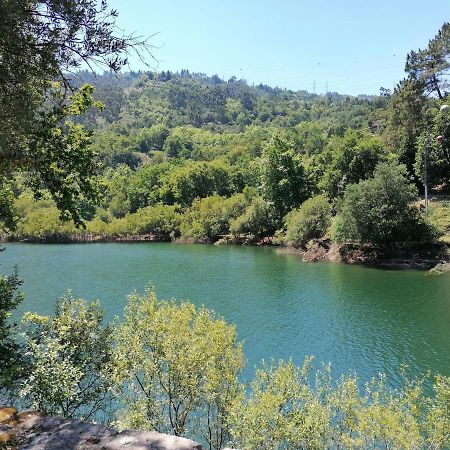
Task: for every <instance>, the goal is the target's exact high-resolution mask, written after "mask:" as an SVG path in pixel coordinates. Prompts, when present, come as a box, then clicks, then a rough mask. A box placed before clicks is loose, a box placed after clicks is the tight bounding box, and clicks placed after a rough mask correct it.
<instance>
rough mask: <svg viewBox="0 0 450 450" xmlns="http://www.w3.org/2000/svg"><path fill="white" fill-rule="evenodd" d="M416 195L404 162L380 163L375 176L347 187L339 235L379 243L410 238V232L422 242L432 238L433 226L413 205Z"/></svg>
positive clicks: (381, 244) (340, 238)
mask: <svg viewBox="0 0 450 450" xmlns="http://www.w3.org/2000/svg"><path fill="white" fill-rule="evenodd" d="M416 197H417V191H416V188H415V187H414V186H413V185H412V184H410V183H409V181H408V179H407V177H406V167H405V166H402V165H400V166H398V165H396V164H394V163H390V164H389V163H381V164H379V165H378V166H377V168H376V170H375V172H374V176H373V178H370V179H368V180H364V181H360V182H359V183H358V184H354V185H350V186H349V187H348V188H347V191H346V193H345V197H344V203H343V206H342V215H341V218H340V221H339V223H338V225H337V231H336V233H337V236H336V239H337V240H338V241H341V242H342V241H346V240H352V241H357V242H360V243H367V242H370V243H372V244H375V245H380V246H388V245H389V244H395V243H399V242H407V241H410V240H411V236H414V239H415V240H416V241H419V242H421V241H427V240H432V239H433V233H432V230H431V228H430V227H429V225H428V224H426V223H425V222H424V221H423V220H422V219H421V218H420V217H419V212H418V210H417V208H416V207H414V206H413V205H412V202H414V201H415V199H416Z"/></svg>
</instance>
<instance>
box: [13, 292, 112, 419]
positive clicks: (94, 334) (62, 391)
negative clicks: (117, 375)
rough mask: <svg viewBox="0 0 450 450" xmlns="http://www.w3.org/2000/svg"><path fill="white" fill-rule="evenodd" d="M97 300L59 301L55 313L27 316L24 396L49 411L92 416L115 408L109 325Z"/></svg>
mask: <svg viewBox="0 0 450 450" xmlns="http://www.w3.org/2000/svg"><path fill="white" fill-rule="evenodd" d="M102 320H103V313H102V311H101V309H100V306H99V304H98V303H97V302H92V303H87V302H86V301H84V300H75V299H74V298H73V297H71V296H70V294H69V295H68V296H66V297H64V298H62V299H60V300H59V301H58V303H57V305H56V310H55V316H54V317H46V316H38V315H36V314H33V313H27V314H25V316H24V318H23V326H24V340H25V349H26V353H25V357H26V360H25V367H26V371H25V375H24V378H23V381H22V389H21V391H20V395H21V397H22V398H23V401H24V403H25V404H26V405H28V406H29V407H32V408H36V409H38V410H40V411H43V412H46V413H48V414H60V415H62V416H64V417H80V418H83V419H89V418H91V419H93V418H95V417H96V414H97V413H98V412H99V411H102V412H106V411H108V409H109V408H110V406H111V395H110V390H109V388H110V383H111V378H110V377H111V375H110V373H111V357H112V345H111V344H112V341H111V329H110V328H109V327H103V325H102Z"/></svg>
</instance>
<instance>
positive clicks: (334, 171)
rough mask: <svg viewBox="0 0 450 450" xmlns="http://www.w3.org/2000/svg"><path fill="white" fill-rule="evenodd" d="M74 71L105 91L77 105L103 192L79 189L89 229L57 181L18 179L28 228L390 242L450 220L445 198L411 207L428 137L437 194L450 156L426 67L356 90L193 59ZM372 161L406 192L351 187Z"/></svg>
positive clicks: (59, 232) (44, 232) (42, 234)
mask: <svg viewBox="0 0 450 450" xmlns="http://www.w3.org/2000/svg"><path fill="white" fill-rule="evenodd" d="M72 83H73V84H74V85H75V86H82V85H83V84H85V83H89V84H91V85H93V86H94V87H95V92H94V99H95V100H98V101H100V102H101V104H102V105H97V107H92V108H90V109H89V110H88V111H87V113H86V114H84V115H82V116H78V117H76V118H75V121H76V122H78V123H80V124H82V125H84V126H85V127H86V128H87V129H89V130H91V134H92V137H91V138H92V142H93V148H94V150H95V153H96V155H97V156H96V158H97V162H98V169H97V171H98V175H99V178H100V190H101V194H102V195H101V196H100V198H101V200H100V202H99V203H98V204H97V205H94V204H93V202H92V201H87V200H86V201H83V199H81V200H80V201H79V202H78V204H77V205H76V208H78V211H79V214H80V215H81V216H82V217H84V219H85V220H86V222H85V225H86V229H84V228H78V229H77V228H76V227H75V225H74V224H73V223H72V222H61V221H60V220H59V213H58V211H57V209H56V207H55V206H54V204H53V201H52V200H51V199H50V198H46V196H45V194H44V197H43V198H42V199H41V200H39V202H38V203H35V202H34V200H32V195H31V194H29V193H28V191H27V189H26V188H25V187H24V186H25V185H26V180H22V179H20V180H18V181H17V183H16V186H15V193H16V197H17V201H16V207H17V211H18V217H20V219H19V221H18V226H17V228H16V230H15V232H14V233H15V236H16V237H18V238H27V237H28V238H30V237H33V238H36V237H37V238H44V239H55V238H56V239H61V238H63V237H64V236H68V235H70V234H77V233H78V234H80V233H81V234H84V233H89V234H94V235H108V236H124V235H143V234H152V235H154V236H156V238H157V239H164V240H169V239H175V238H179V237H180V236H181V237H182V238H184V239H187V240H189V241H200V242H215V241H217V240H218V239H220V238H221V237H224V236H226V237H227V239H228V240H229V241H234V242H236V241H238V242H260V241H262V240H263V239H267V238H271V237H272V236H274V235H276V236H277V238H276V239H275V241H276V242H285V243H290V244H292V245H294V246H296V247H299V246H304V245H306V243H307V242H308V240H310V239H312V238H318V237H322V236H324V235H327V236H331V237H333V239H336V240H341V241H352V242H359V243H367V242H369V243H373V244H379V245H385V244H386V243H388V242H403V241H405V240H409V239H410V236H411V233H413V235H414V236H415V240H417V241H426V242H428V241H430V240H433V239H435V237H436V236H437V234H438V232H440V233H446V232H447V231H448V223H446V217H447V206H446V204H444V205H442V204H441V205H440V206H439V211H438V212H437V213H436V214H435V215H436V216H437V217H440V218H441V219H442V217H443V220H440V222H439V225H440V229H439V230H436V229H434V228H432V227H431V228H430V226H429V224H428V223H427V222H426V221H425V220H424V217H423V214H420V212H419V210H418V208H415V207H412V206H411V203H413V202H414V201H415V200H416V199H417V195H418V193H419V192H420V193H423V180H424V166H423V154H424V146H425V142H426V143H427V144H426V145H427V146H428V148H427V155H428V161H427V172H428V173H427V175H428V182H429V184H430V186H431V187H434V188H436V189H437V191H439V193H442V192H445V190H446V189H447V182H448V178H449V176H448V174H449V168H450V158H449V153H448V148H449V146H448V142H447V141H446V139H445V136H446V134H448V133H449V132H450V128H449V127H448V123H449V121H448V118H447V116H446V114H445V113H443V112H441V110H440V107H441V105H442V104H443V103H444V102H445V99H442V100H441V99H439V98H434V97H433V96H432V95H431V96H430V95H429V92H427V89H428V88H427V86H428V85H427V84H426V82H425V81H424V80H421V79H420V78H418V77H416V78H414V76H409V77H408V78H406V79H405V80H403V81H402V82H400V83H399V84H398V86H397V88H396V89H395V91H394V92H392V93H391V92H390V91H389V90H387V89H381V91H380V96H358V97H352V96H347V95H340V94H337V93H327V94H325V95H316V94H311V93H308V92H306V91H299V92H293V91H289V90H286V89H280V88H272V87H269V86H265V85H258V86H251V85H249V84H247V83H246V82H245V80H238V79H236V78H235V77H232V78H230V79H229V80H228V81H225V80H222V79H220V78H219V77H218V76H217V75H213V76H207V75H205V74H197V73H190V72H189V71H188V70H183V71H181V73H172V72H131V73H125V74H122V75H116V74H114V73H104V74H103V75H95V74H93V73H91V72H88V71H82V72H78V73H77V74H76V76H75V77H74V78H73V80H72ZM444 92H445V91H444ZM438 135H439V139H437V137H438ZM377 167H378V168H379V170H378V171H377V172H375V170H376V168H377ZM374 173H375V175H377V174H378V178H379V181H378V183H379V184H380V183H381V184H380V186H384V184H383V181H382V178H383V177H384V179H389V180H396V183H397V184H396V186H404V192H400V191H401V189H400V190H398V189H394V188H395V186H392V189H391V188H389V189H387V191H386V192H385V193H384V194H381V191H380V189H379V187H374V190H373V196H372V197H373V198H372V197H371V198H368V197H367V195H368V194H367V195H366V194H364V193H361V192H360V193H358V192H356V191H358V189H359V190H360V191H361V190H364V191H368V190H370V189H369V188H368V185H363V184H361V186H360V187H352V189H350V190H348V189H347V187H348V186H350V185H354V186H359V185H358V183H360V182H362V181H364V180H369V179H371V180H373V178H372V177H373V176H374ZM383 174H384V175H383ZM369 183H370V182H369ZM374 183H375V185H376V183H377V182H376V181H375V182H374ZM437 191H436V192H437ZM346 193H347V194H348V195H346ZM380 195H381V197H380ZM383 195H384V197H383ZM358 196H359V197H358ZM377 196H378V197H380V198H378V197H377ZM386 196H387V197H388V198H387V197H386ZM308 199H311V200H310V201H309V203H307V204H306V205H305V207H304V208H306V211H303V212H299V211H298V208H299V207H301V205H302V204H303V203H304V202H305V200H308ZM357 199H359V200H358V201H359V202H362V203H366V205H367V202H369V203H370V204H372V205H373V208H369V209H370V211H371V213H370V214H369V215H368V217H356V216H358V213H359V211H358V210H356V211H355V210H352V207H351V204H354V203H355V202H356V201H357ZM308 208H309V209H308ZM377 208H381V209H383V208H385V209H386V208H388V209H389V208H390V209H391V211H392V217H390V218H388V219H386V218H382V219H380V218H379V212H380V210H379V209H377ZM363 209H367V208H365V207H363ZM355 214H356V216H355ZM432 217H433V215H432ZM380 220H382V221H384V222H383V223H381V224H379V225H380V227H381V228H380V229H375V228H376V226H377V225H376V223H377V222H380ZM374 223H375V225H374V226H373V227H369V229H367V226H368V224H374ZM289 227H290V229H288V228H289ZM372 228H373V229H372ZM413 230H415V231H413ZM286 231H287V235H285V232H286ZM265 242H267V240H266V241H265Z"/></svg>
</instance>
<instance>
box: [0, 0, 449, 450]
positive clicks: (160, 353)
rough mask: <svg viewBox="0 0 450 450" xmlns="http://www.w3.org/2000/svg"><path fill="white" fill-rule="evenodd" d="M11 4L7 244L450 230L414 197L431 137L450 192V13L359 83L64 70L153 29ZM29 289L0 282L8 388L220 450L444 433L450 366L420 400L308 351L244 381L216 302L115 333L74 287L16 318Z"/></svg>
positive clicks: (69, 10)
mask: <svg viewBox="0 0 450 450" xmlns="http://www.w3.org/2000/svg"><path fill="white" fill-rule="evenodd" d="M0 11H1V16H2V18H4V23H3V26H2V27H1V29H0V58H1V60H2V62H4V64H2V67H1V69H0V86H1V88H2V89H1V95H0V113H1V117H2V121H1V124H0V150H1V155H0V156H1V160H2V164H1V165H0V188H1V189H0V213H1V216H0V217H1V221H0V223H1V231H2V233H3V234H4V235H5V236H10V237H13V238H19V239H22V238H32V239H35V238H40V239H41V238H42V239H44V240H48V239H51V238H55V237H56V238H60V237H65V236H70V235H73V234H80V233H85V232H88V233H91V234H94V235H104V234H107V235H117V236H121V235H127V234H137V235H138V234H152V235H156V236H160V237H162V238H164V239H175V238H177V237H179V236H182V237H185V238H187V239H192V240H199V241H205V242H215V241H217V240H218V239H220V238H222V237H224V236H232V237H239V238H241V237H244V239H245V240H248V241H250V242H252V241H259V240H263V239H264V238H268V237H273V236H275V240H287V241H288V242H289V243H290V244H291V245H293V246H298V247H303V246H305V245H306V244H307V242H308V241H309V240H310V239H314V238H318V237H323V236H324V235H328V234H329V235H330V236H331V237H332V238H333V239H336V240H337V241H339V242H347V241H351V242H352V243H354V244H356V245H362V244H370V245H371V246H373V247H374V248H376V249H377V251H381V252H383V251H386V249H387V247H392V246H393V245H395V246H396V248H400V247H402V246H405V245H406V246H409V245H414V246H415V245H417V244H420V245H422V244H424V245H426V246H430V244H431V243H432V242H434V241H435V240H436V239H437V236H438V234H444V235H445V233H447V235H448V229H449V221H448V204H447V203H445V202H441V203H439V204H438V205H436V206H435V207H434V208H433V210H432V211H431V214H430V217H429V219H431V220H432V221H433V222H434V225H433V223H431V222H430V221H429V220H428V219H427V218H424V217H423V214H422V211H421V210H420V209H419V208H418V207H417V205H416V201H417V193H418V190H419V189H420V190H421V189H422V188H423V181H424V179H423V174H424V157H423V155H424V150H425V148H426V149H427V157H428V158H427V164H428V175H429V183H430V186H432V187H433V188H435V189H436V190H440V192H445V190H446V189H448V181H449V180H448V175H449V167H450V156H449V149H450V140H449V139H450V119H449V117H448V116H447V115H446V114H445V111H446V108H445V102H446V96H447V92H446V91H445V83H444V81H445V74H446V71H447V69H448V67H449V63H448V62H447V61H448V55H449V54H450V48H449V33H450V25H448V24H444V25H443V27H442V29H441V30H440V31H439V33H438V34H437V35H436V37H435V38H433V39H432V40H431V41H430V42H429V45H428V47H427V48H425V49H424V50H420V51H417V52H414V51H413V52H411V53H410V54H409V55H408V58H407V63H406V70H407V74H408V76H407V78H406V79H405V80H403V81H401V82H400V83H399V85H398V86H397V88H396V89H395V91H394V92H392V93H391V92H389V91H388V90H386V89H383V90H382V92H381V93H382V95H380V96H360V97H350V96H345V95H339V94H336V93H327V94H326V95H320V96H318V95H314V94H308V93H307V92H292V91H287V90H283V89H278V88H270V87H268V86H264V85H259V86H248V85H247V83H246V82H245V81H244V80H238V79H236V78H234V77H233V78H231V79H230V80H228V81H224V80H221V79H220V78H219V77H217V76H212V77H207V76H205V75H202V74H191V73H189V72H188V71H182V72H181V73H176V74H174V73H171V72H162V73H155V72H146V73H129V74H125V75H122V76H118V77H114V75H113V74H112V73H110V72H106V73H105V74H104V75H102V76H98V78H97V79H92V78H91V77H92V75H91V74H89V73H88V72H79V73H78V74H77V76H76V77H72V79H70V77H69V75H68V73H71V72H73V71H74V70H76V69H77V68H79V67H80V64H81V62H86V63H87V64H89V63H92V62H95V63H97V64H100V65H102V66H103V67H104V68H106V69H108V70H110V71H112V72H117V71H118V70H120V68H121V67H123V66H124V65H125V64H126V62H127V52H129V51H130V50H133V49H135V50H136V51H137V52H138V53H140V52H142V51H143V50H145V49H146V48H147V47H146V41H145V40H140V39H136V38H134V37H132V36H126V35H125V36H123V35H120V36H118V35H116V28H115V17H116V15H117V13H116V12H115V11H112V10H110V9H109V8H108V5H107V3H106V1H103V2H101V3H100V4H97V2H95V1H94V0H77V1H75V0H68V1H65V2H59V1H54V0H49V1H45V2H42V1H30V2H26V3H22V2H10V1H2V2H0ZM43 11H45V14H44V12H43ZM37 61H38V62H39V64H37V63H36V62H37ZM17 68H20V70H17ZM85 81H87V82H92V83H93V84H95V85H96V89H97V90H96V91H95V92H94V88H93V86H92V85H90V84H83V83H84V82H85ZM71 88H72V89H71ZM102 104H103V105H104V106H105V107H104V108H103V106H102ZM393 187H395V189H393ZM84 226H85V227H86V231H80V230H81V229H82V228H83V227H84ZM80 227H81V228H80ZM439 228H440V229H439ZM439 232H440V233H439ZM411 236H414V242H413V243H412V242H410V240H411ZM447 238H448V236H447ZM19 285H20V281H19V278H18V276H17V274H13V275H10V276H2V277H0V362H1V373H0V382H1V385H0V386H1V399H2V402H3V401H14V402H15V403H17V404H18V405H19V404H20V405H19V406H24V407H33V408H39V409H41V410H43V411H44V412H47V413H50V414H62V415H63V416H66V417H82V418H87V419H94V418H95V419H96V420H104V421H110V420H113V421H115V423H116V424H117V425H118V426H119V427H127V426H133V427H136V428H143V429H147V428H153V429H156V430H164V431H170V432H172V433H174V434H176V435H179V434H187V435H189V436H192V437H195V438H197V437H198V438H199V439H200V440H202V442H204V443H206V445H207V446H208V447H209V448H217V449H218V448H221V447H222V446H223V445H224V444H225V443H228V442H230V443H233V444H235V445H237V446H239V447H241V448H249V449H251V448H262V449H263V448H267V449H275V448H309V449H313V448H314V449H321V448H336V449H337V448H361V449H362V448H364V449H365V448H386V449H388V448H408V449H416V448H430V449H438V448H446V447H448V446H449V444H450V442H449V440H450V413H449V404H450V380H449V379H448V378H447V377H443V376H438V375H436V376H434V384H433V386H434V392H433V395H430V396H428V395H426V394H425V393H424V390H423V388H422V386H423V383H424V380H412V381H408V380H407V379H405V383H404V386H403V388H402V389H400V390H395V391H392V390H390V389H388V388H387V387H386V385H385V381H384V378H383V377H382V376H381V377H380V378H378V379H374V380H373V381H372V382H370V383H368V384H367V385H366V386H365V388H364V390H363V391H361V390H360V389H361V388H360V386H359V383H358V379H357V377H356V375H348V376H345V377H343V378H341V379H340V380H337V381H332V379H331V372H330V369H329V368H327V367H325V368H324V369H323V370H322V371H319V372H317V373H315V374H313V373H312V372H311V366H310V361H309V360H307V361H306V362H305V364H304V366H303V367H302V368H297V367H294V365H293V364H291V363H290V362H272V363H268V364H263V365H262V366H261V367H260V369H259V370H258V371H257V373H256V377H255V380H254V381H253V382H252V383H251V385H250V386H243V385H242V384H241V383H240V382H239V373H240V371H241V370H242V367H243V350H242V345H241V344H240V343H238V342H237V340H236V332H235V329H234V327H233V326H232V325H227V324H226V323H225V322H224V321H223V320H222V319H221V318H219V317H216V316H215V315H214V313H212V312H210V311H208V310H206V309H196V308H195V307H194V306H193V305H191V304H189V303H187V302H185V303H181V304H179V303H176V302H175V301H159V300H157V299H156V297H155V295H154V293H153V292H152V291H151V290H149V291H148V292H147V293H146V294H145V295H143V296H140V295H138V294H132V295H131V296H130V298H129V303H128V306H127V308H126V311H125V317H124V319H123V320H122V321H121V322H119V321H117V322H116V323H114V324H110V325H106V326H105V325H103V323H102V311H101V309H100V306H99V305H98V304H96V303H87V302H85V301H84V300H76V299H73V298H71V297H70V296H68V297H67V298H64V299H61V300H60V301H59V302H58V304H57V307H56V310H55V314H54V316H53V317H44V316H39V315H36V314H33V313H28V314H25V316H24V317H23V319H22V320H21V321H20V323H18V324H13V323H11V321H10V316H11V313H12V311H13V310H14V308H15V307H16V306H17V304H18V303H19V302H20V301H21V295H20V294H19V293H18V288H19ZM117 399H120V402H117Z"/></svg>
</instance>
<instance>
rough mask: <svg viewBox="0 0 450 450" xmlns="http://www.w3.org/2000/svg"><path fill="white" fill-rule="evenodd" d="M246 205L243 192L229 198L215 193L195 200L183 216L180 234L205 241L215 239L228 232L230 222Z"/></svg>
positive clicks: (246, 201) (246, 200)
mask: <svg viewBox="0 0 450 450" xmlns="http://www.w3.org/2000/svg"><path fill="white" fill-rule="evenodd" d="M247 205H248V199H247V198H246V196H245V195H244V194H236V195H233V196H232V197H230V198H223V197H219V196H217V195H214V196H212V197H206V198H204V199H200V200H195V201H194V202H193V204H192V206H191V207H190V208H189V209H188V211H187V212H186V213H185V215H184V216H183V220H182V223H181V234H182V236H185V237H193V238H196V239H200V240H205V241H215V240H217V239H218V238H219V236H220V235H224V234H228V233H229V232H230V222H231V221H232V220H233V219H235V218H237V217H239V216H240V215H241V214H242V213H243V212H244V210H245V208H246V206H247Z"/></svg>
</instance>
